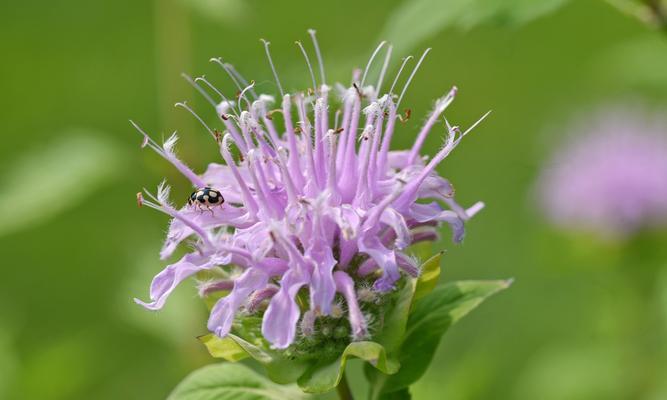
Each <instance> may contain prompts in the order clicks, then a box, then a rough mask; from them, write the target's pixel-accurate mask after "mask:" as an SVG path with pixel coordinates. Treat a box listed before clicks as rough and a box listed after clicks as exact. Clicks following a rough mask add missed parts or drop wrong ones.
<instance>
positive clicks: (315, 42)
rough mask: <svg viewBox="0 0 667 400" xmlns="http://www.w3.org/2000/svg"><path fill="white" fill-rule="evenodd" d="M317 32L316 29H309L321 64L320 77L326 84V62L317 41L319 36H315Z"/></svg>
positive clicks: (318, 61)
mask: <svg viewBox="0 0 667 400" xmlns="http://www.w3.org/2000/svg"><path fill="white" fill-rule="evenodd" d="M316 33H317V32H316V31H315V29H308V34H309V35H310V39H311V40H312V41H313V47H315V55H316V56H317V63H318V64H319V67H320V78H321V79H322V84H323V85H326V84H327V80H326V78H325V76H324V62H323V61H322V53H321V52H320V45H319V44H318V43H317V37H315V34H316Z"/></svg>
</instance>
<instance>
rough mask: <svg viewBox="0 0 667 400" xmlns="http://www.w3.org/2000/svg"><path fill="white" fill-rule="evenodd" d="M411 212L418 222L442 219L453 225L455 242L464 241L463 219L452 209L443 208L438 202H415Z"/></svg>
mask: <svg viewBox="0 0 667 400" xmlns="http://www.w3.org/2000/svg"><path fill="white" fill-rule="evenodd" d="M410 214H411V216H412V218H414V219H415V220H416V221H417V222H426V221H442V222H446V223H448V224H449V226H451V228H452V233H453V239H454V242H455V243H460V242H462V241H463V237H464V236H465V228H464V226H463V220H462V219H461V218H460V217H459V216H458V214H456V213H455V212H454V211H452V210H443V209H442V208H441V207H440V205H438V203H436V202H433V203H430V204H413V205H412V206H411V207H410Z"/></svg>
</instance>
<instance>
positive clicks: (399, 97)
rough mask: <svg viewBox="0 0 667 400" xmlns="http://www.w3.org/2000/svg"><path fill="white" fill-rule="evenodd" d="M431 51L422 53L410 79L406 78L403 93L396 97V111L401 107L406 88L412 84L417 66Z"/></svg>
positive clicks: (429, 49) (427, 50)
mask: <svg viewBox="0 0 667 400" xmlns="http://www.w3.org/2000/svg"><path fill="white" fill-rule="evenodd" d="M430 51H431V48H430V47H429V48H428V49H426V50H425V51H424V54H422V56H421V57H420V58H419V61H417V65H415V67H414V69H413V70H412V73H411V74H410V77H408V80H407V81H406V82H405V85H404V86H403V91H402V92H401V95H400V96H398V101H397V102H396V109H397V110H398V109H399V107H400V105H401V100H403V96H404V95H405V91H406V90H408V86H410V82H412V78H414V76H415V74H416V73H417V70H418V69H419V66H420V65H422V61H424V58H425V57H426V55H427V54H428V53H429V52H430Z"/></svg>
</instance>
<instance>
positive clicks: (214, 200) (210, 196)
mask: <svg viewBox="0 0 667 400" xmlns="http://www.w3.org/2000/svg"><path fill="white" fill-rule="evenodd" d="M224 202H225V198H224V197H222V194H221V193H220V192H219V191H217V190H215V189H213V188H211V187H208V186H207V187H203V188H199V189H197V190H195V191H194V192H192V194H191V195H190V197H189V198H188V205H190V206H197V207H198V208H199V209H201V207H202V206H203V207H206V209H207V210H209V211H210V212H211V213H212V212H213V209H211V207H215V206H218V207H220V206H222V204H223V203H224Z"/></svg>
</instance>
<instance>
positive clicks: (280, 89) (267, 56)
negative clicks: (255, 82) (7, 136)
mask: <svg viewBox="0 0 667 400" xmlns="http://www.w3.org/2000/svg"><path fill="white" fill-rule="evenodd" d="M260 40H261V41H262V43H264V51H265V52H266V58H268V59H269V65H270V66H271V71H272V72H273V77H274V78H275V79H276V85H278V90H279V91H280V97H285V92H284V91H283V87H282V85H281V84H280V79H278V73H277V72H276V67H275V66H274V65H273V59H272V58H271V52H270V51H269V45H270V44H271V42H268V41H266V40H264V39H260Z"/></svg>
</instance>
